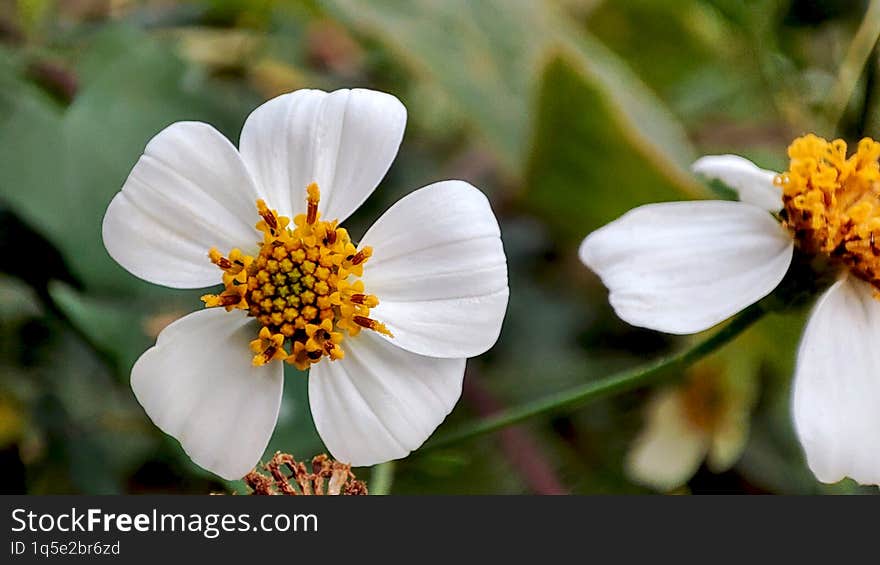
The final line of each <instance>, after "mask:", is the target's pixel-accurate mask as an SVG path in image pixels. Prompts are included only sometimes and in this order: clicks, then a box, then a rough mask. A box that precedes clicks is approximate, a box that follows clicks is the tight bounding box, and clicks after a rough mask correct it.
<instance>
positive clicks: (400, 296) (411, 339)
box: [103, 89, 508, 479]
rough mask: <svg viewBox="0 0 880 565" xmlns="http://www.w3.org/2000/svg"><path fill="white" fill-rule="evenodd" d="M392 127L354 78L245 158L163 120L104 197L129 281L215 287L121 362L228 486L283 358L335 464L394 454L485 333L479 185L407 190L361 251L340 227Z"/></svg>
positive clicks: (277, 396) (488, 255)
mask: <svg viewBox="0 0 880 565" xmlns="http://www.w3.org/2000/svg"><path fill="white" fill-rule="evenodd" d="M405 123H406V110H405V108H404V107H403V105H402V104H401V103H400V101H398V100H397V99H396V98H395V97H393V96H391V95H389V94H384V93H381V92H375V91H370V90H362V89H355V90H339V91H335V92H331V93H326V92H322V91H318V90H299V91H296V92H293V93H290V94H286V95H283V96H279V97H278V98H275V99H273V100H270V101H269V102H267V103H265V104H263V105H262V106H260V107H259V108H257V109H256V110H255V111H254V112H253V113H252V114H251V115H250V117H249V118H248V119H247V121H246V123H245V125H244V128H243V130H242V133H241V141H240V148H239V149H236V148H235V147H234V146H233V145H232V144H231V143H230V142H229V141H228V140H227V139H226V138H225V137H223V136H222V135H221V134H220V133H219V132H217V131H216V130H215V129H214V128H212V127H211V126H209V125H207V124H203V123H196V122H179V123H175V124H172V125H171V126H169V127H168V128H166V129H165V130H163V131H162V132H160V133H159V134H158V135H156V136H155V137H154V138H153V139H152V140H151V141H150V142H149V144H148V145H147V147H146V149H145V151H144V154H143V156H142V157H141V158H140V159H139V160H138V162H137V164H136V165H135V167H134V169H133V170H132V172H131V174H130V175H129V177H128V179H127V180H126V182H125V185H124V186H123V188H122V190H121V191H120V192H119V193H118V194H117V195H116V196H115V197H114V198H113V201H112V202H111V203H110V205H109V207H108V209H107V213H106V215H105V217H104V224H103V238H104V244H105V246H106V248H107V250H108V252H109V253H110V255H111V256H112V257H113V258H114V259H115V260H116V261H117V262H119V263H120V264H121V265H122V266H123V267H125V268H126V269H127V270H128V271H130V272H131V273H132V274H134V275H136V276H138V277H140V278H142V279H144V280H147V281H149V282H153V283H156V284H161V285H165V286H169V287H173V288H202V287H206V286H210V285H217V284H221V283H222V284H223V286H224V289H223V291H222V292H220V293H219V294H216V295H214V294H209V295H205V296H204V297H203V300H204V301H205V303H206V305H207V306H209V307H214V308H210V309H207V310H202V311H198V312H195V313H193V314H190V315H188V316H186V317H184V318H182V319H180V320H178V321H176V322H174V323H173V324H171V325H170V326H168V327H167V328H165V329H164V330H163V331H162V333H161V334H160V335H159V338H158V340H157V342H156V345H155V346H154V347H153V348H151V349H150V350H148V351H147V352H146V353H144V354H143V355H142V356H141V358H140V359H139V360H138V361H137V363H136V364H135V366H134V368H133V369H132V379H131V384H132V389H133V390H134V393H135V395H136V397H137V398H138V401H139V402H140V403H141V405H142V406H143V407H144V409H145V410H146V412H147V414H148V415H149V416H150V418H152V420H153V421H154V422H155V423H156V425H157V426H158V427H159V428H161V429H162V430H163V431H165V432H166V433H168V434H169V435H172V436H174V437H175V438H176V439H177V440H178V441H180V443H181V445H182V446H183V448H184V450H185V451H186V452H187V453H188V454H189V455H190V457H192V459H193V460H194V461H195V462H196V463H198V464H199V465H201V466H202V467H204V468H206V469H208V470H210V471H212V472H214V473H216V474H218V475H220V476H221V477H224V478H226V479H238V478H240V477H242V476H243V475H245V474H246V473H247V472H248V471H250V470H251V468H253V467H254V465H255V464H256V463H257V462H258V460H259V458H260V457H261V456H262V454H263V451H264V450H265V448H266V445H267V444H268V442H269V439H270V437H271V435H272V431H273V429H274V427H275V423H276V419H277V415H278V409H279V406H280V402H281V392H282V386H283V374H284V371H283V365H282V361H286V362H288V363H291V364H293V365H296V366H297V367H298V368H300V369H305V368H310V374H309V377H308V378H309V402H310V404H311V408H312V414H313V418H314V421H315V425H316V427H317V429H318V432H319V433H320V435H321V438H322V439H323V440H324V443H325V444H326V446H327V448H328V450H329V451H330V452H331V453H332V454H333V456H334V458H336V459H337V460H339V461H342V462H345V463H350V464H353V465H356V466H365V465H373V464H376V463H380V462H383V461H387V460H390V459H396V458H400V457H404V456H406V455H407V454H408V453H409V452H411V451H412V450H414V449H416V448H418V447H419V446H420V445H421V444H422V443H423V442H424V441H425V440H426V439H427V438H428V436H430V435H431V433H432V432H433V431H434V429H435V428H436V427H437V426H438V425H439V424H440V423H441V422H442V421H443V419H444V418H445V417H446V415H447V414H448V413H449V412H450V411H451V410H452V408H453V406H454V405H455V403H456V401H457V400H458V398H459V396H460V394H461V385H462V378H463V374H464V367H465V360H466V358H468V357H473V356H475V355H479V354H481V353H483V352H484V351H486V350H487V349H489V348H490V347H492V345H493V344H494V343H495V341H496V339H497V338H498V335H499V333H500V329H501V322H502V320H503V317H504V313H505V310H506V307H507V299H508V287H507V263H506V258H505V255H504V250H503V247H502V244H501V239H500V231H499V228H498V222H497V220H496V219H495V216H494V214H493V213H492V210H491V208H490V206H489V202H488V200H487V199H486V197H485V196H484V195H483V194H482V193H481V192H480V191H479V190H477V189H476V188H474V187H473V186H471V185H469V184H468V183H466V182H463V181H443V182H438V183H436V184H432V185H430V186H426V187H424V188H421V189H419V190H416V191H415V192H413V193H411V194H409V195H408V196H406V197H405V198H403V199H401V200H400V201H399V202H398V203H396V204H395V205H394V206H392V207H391V208H390V209H388V210H387V211H386V212H385V214H383V215H382V216H381V217H380V218H379V219H378V220H377V222H376V223H375V224H374V225H373V227H372V228H370V230H369V231H368V232H367V233H366V234H365V235H364V237H363V239H362V241H361V242H360V245H359V246H355V245H354V243H353V242H352V241H351V238H350V236H349V234H348V232H347V231H346V230H345V229H343V228H341V227H339V222H341V221H343V220H345V219H346V218H347V217H348V216H349V215H350V214H351V213H352V212H354V211H355V210H356V209H357V208H358V207H359V206H360V205H361V204H362V203H363V202H364V201H365V200H366V199H367V197H368V196H369V195H370V193H371V192H372V191H373V190H374V189H375V188H376V186H377V185H378V183H379V182H380V181H381V179H382V178H383V176H384V175H385V172H386V171H387V170H388V168H389V167H390V165H391V162H392V161H393V159H394V157H395V156H396V154H397V149H398V146H399V145H400V142H401V139H402V136H403V131H404V126H405ZM258 220H259V221H258ZM291 220H292V221H291Z"/></svg>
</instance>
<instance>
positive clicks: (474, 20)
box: [0, 0, 880, 493]
mask: <svg viewBox="0 0 880 565" xmlns="http://www.w3.org/2000/svg"><path fill="white" fill-rule="evenodd" d="M866 5H867V2H862V1H858V0H852V1H839V2H831V1H791V0H751V1H746V0H677V1H659V0H656V1H652V0H627V1H626V2H618V1H610V0H607V1H601V0H564V1H563V0H560V1H557V2H549V1H548V2H541V1H527V0H474V1H467V0H450V1H437V0H409V1H403V0H397V1H389V0H314V1H305V2H293V1H281V0H278V1H272V0H255V1H246V0H215V1H210V2H208V1H204V2H196V1H191V2H187V1H183V0H149V1H143V2H138V1H135V0H17V1H16V0H0V477H2V480H0V485H2V491H3V492H28V493H143V492H162V493H207V492H217V491H222V490H227V489H240V488H241V485H240V484H236V483H223V482H222V481H218V480H217V479H216V478H215V477H213V476H212V475H210V474H209V473H206V472H204V471H202V470H200V469H199V468H198V467H196V466H195V465H193V464H192V463H191V462H189V460H188V459H187V457H186V456H185V455H184V454H183V452H182V450H181V449H180V447H179V445H178V444H177V443H176V442H175V441H174V440H172V439H170V438H168V437H166V436H164V434H162V433H161V432H159V430H158V429H157V428H155V427H154V426H153V425H152V424H151V423H150V421H149V420H148V418H147V417H146V415H145V414H144V412H143V411H142V410H141V408H140V406H139V405H138V404H137V402H136V401H135V399H134V397H133V395H132V393H131V390H130V388H129V385H128V375H129V370H130V368H131V365H132V364H133V362H134V360H135V359H136V358H137V357H138V355H140V353H142V352H143V351H144V350H145V349H146V348H147V347H149V346H150V345H151V344H152V343H153V341H154V340H155V336H156V334H157V333H158V331H159V330H160V329H161V328H162V327H163V326H164V325H165V324H167V323H168V322H170V321H171V320H173V319H175V318H176V317H178V316H181V315H183V314H185V313H187V312H189V311H191V310H194V309H196V308H199V307H200V305H201V304H200V302H199V300H198V295H199V294H200V293H199V292H185V291H172V290H168V289H164V288H160V287H156V286H152V285H149V284H146V283H143V282H141V281H139V280H138V279H136V278H134V277H133V276H131V275H129V274H128V273H127V272H125V271H124V270H123V269H122V268H120V267H119V266H118V265H116V264H115V263H114V262H113V261H112V260H111V259H110V257H109V256H108V255H107V253H106V252H105V250H104V248H103V244H102V242H101V228H100V226H101V219H102V217H103V213H104V210H105V209H106V206H107V204H108V203H109V201H110V199H111V198H112V196H113V194H114V193H115V192H116V191H117V190H119V188H120V187H121V186H122V183H123V181H124V180H125V177H126V175H127V174H128V172H129V171H130V169H131V167H132V165H133V164H134V163H135V161H136V160H137V158H138V156H139V155H140V153H141V151H142V149H143V147H144V145H145V144H146V143H147V141H148V140H149V139H150V138H151V137H152V136H153V135H154V134H156V133H157V132H158V131H160V130H161V129H162V128H163V127H165V126H166V125H168V124H170V123H172V122H174V121H179V120H202V121H206V122H210V123H211V124H213V125H215V126H216V127H217V128H218V129H220V130H221V131H222V132H223V133H225V134H226V135H227V136H228V137H230V139H232V140H237V139H238V133H239V131H240V128H241V125H242V123H243V121H244V118H245V117H246V116H247V114H248V113H249V112H250V111H251V110H252V109H253V108H254V107H256V106H257V105H259V104H260V103H262V102H263V101H265V100H266V99H268V98H271V97H273V96H275V95H278V94H281V93H283V92H287V91H290V90H294V89H297V88H302V87H310V88H322V89H325V90H332V89H335V88H340V87H352V86H365V87H370V88H375V89H379V90H384V91H387V92H391V93H393V94H395V95H396V96H398V97H399V98H400V99H401V100H402V101H403V102H404V104H405V105H406V106H407V108H408V110H409V122H408V127H407V131H406V135H405V138H404V142H403V145H402V147H401V150H400V154H399V157H398V159H397V161H396V162H395V164H394V165H393V166H392V168H391V170H390V172H389V174H388V176H387V177H386V179H385V180H384V182H383V183H382V185H381V186H380V188H379V190H377V191H376V193H375V194H374V195H373V196H372V197H371V198H370V199H369V200H368V202H367V204H366V205H365V206H364V207H363V208H362V209H361V210H359V211H358V213H357V214H356V216H355V217H354V218H353V219H352V220H349V221H348V222H347V225H348V227H349V229H350V231H351V232H352V233H353V234H354V235H355V236H357V235H359V234H361V233H363V231H364V229H365V228H366V227H367V226H368V225H369V224H370V223H371V221H372V220H374V219H375V218H376V217H377V216H378V215H379V214H380V213H381V212H382V211H383V210H384V209H386V208H387V207H388V206H389V205H390V204H391V203H393V202H394V201H395V200H397V199H398V198H399V197H400V196H402V195H404V194H406V193H407V192H409V191H411V190H414V189H415V188H418V187H420V186H423V185H426V184H429V183H431V182H433V181H436V180H441V179H446V178H460V179H465V180H468V181H470V182H471V183H473V184H474V185H476V186H478V187H480V188H482V189H483V190H484V191H485V192H486V193H487V194H488V195H489V197H490V199H491V201H492V204H493V207H494V209H495V211H496V213H497V214H498V216H499V220H500V223H501V228H502V233H503V238H504V244H505V248H506V251H507V256H508V262H509V269H510V289H511V295H510V296H511V299H510V306H509V310H508V313H507V318H506V320H505V323H504V328H503V331H502V335H501V339H500V340H499V342H498V344H497V345H496V346H495V348H494V349H492V350H491V351H489V352H488V353H486V354H485V355H483V356H481V357H479V358H477V359H473V360H471V361H470V362H469V363H468V371H467V376H466V379H465V389H464V394H463V397H462V400H461V401H460V403H459V404H458V406H457V407H456V409H455V411H454V412H453V413H452V415H451V416H450V417H449V418H448V419H447V421H446V422H445V423H444V424H443V425H442V426H441V427H440V428H439V430H438V434H439V433H442V432H444V431H447V432H448V431H452V430H454V429H456V428H457V427H458V426H461V425H464V424H466V423H468V422H470V421H472V420H474V419H476V418H479V417H480V416H484V415H486V414H488V413H491V412H492V411H493V410H497V409H500V408H503V407H509V406H515V405H517V404H519V403H523V402H526V401H529V400H533V399H536V398H539V397H542V396H543V395H546V394H549V393H551V392H555V391H560V390H564V389H566V388H568V387H571V386H575V385H578V384H581V383H584V382H586V381H589V380H592V379H599V378H602V377H603V376H604V375H607V374H609V373H611V372H613V371H615V370H618V369H622V368H626V367H629V366H633V365H636V364H639V363H643V362H645V361H648V360H650V359H653V358H655V357H658V356H660V355H663V354H664V353H666V352H669V351H673V350H675V349H677V348H681V347H684V346H686V345H687V344H688V343H689V341H688V339H686V338H672V337H669V336H664V335H661V334H657V333H652V332H649V331H645V330H640V329H637V328H633V327H630V326H627V325H626V324H625V323H623V322H621V321H619V320H618V319H617V318H616V317H615V315H614V313H613V312H612V311H611V309H610V307H609V306H608V305H607V300H606V291H605V289H604V287H603V286H602V285H601V283H600V282H599V281H598V279H597V278H596V277H595V276H594V275H592V274H591V273H590V272H589V271H588V270H587V269H586V268H585V267H583V266H582V265H581V264H580V263H579V261H578V259H577V246H578V243H579V242H580V240H581V239H582V238H583V237H584V236H585V235H586V234H587V233H589V232H590V231H591V230H593V229H595V228H596V227H598V226H599V225H601V224H603V223H605V222H607V221H610V220H612V219H614V218H615V217H617V216H618V215H620V214H622V213H623V212H625V211H626V210H627V209H629V208H631V207H633V206H634V205H638V204H642V203H647V202H652V201H658V200H678V199H687V198H701V197H710V196H711V195H712V188H713V187H709V186H706V185H704V184H703V183H701V181H700V180H699V179H697V178H695V177H693V176H692V175H691V174H690V173H689V171H688V165H689V163H690V162H692V161H693V160H694V159H695V158H696V156H698V155H701V154H710V153H738V154H742V155H745V156H748V157H750V158H752V159H754V160H755V161H756V162H758V163H759V164H760V165H762V166H764V167H767V168H772V169H776V170H780V169H782V168H784V167H785V148H786V146H787V144H788V143H789V142H790V141H791V139H792V138H793V137H794V136H796V135H799V134H801V133H804V132H807V131H816V132H817V133H820V134H825V135H833V134H834V129H832V128H830V127H829V125H828V124H829V123H830V121H829V115H830V114H831V113H833V111H831V112H829V108H828V107H827V105H826V96H827V94H828V92H829V90H831V89H832V85H833V84H834V83H835V81H836V75H837V73H838V68H839V66H840V63H841V60H842V59H843V58H844V56H845V53H846V50H847V48H848V46H849V44H850V42H851V41H852V38H853V36H854V34H855V31H856V29H857V28H858V26H859V25H860V23H861V21H862V17H863V14H864V12H865V9H866ZM877 70H878V69H877V61H876V57H875V56H872V57H871V59H870V61H869V64H868V65H867V66H866V69H865V71H864V72H863V73H862V75H861V76H860V78H859V81H858V83H857V85H856V90H855V94H854V95H853V97H852V98H851V100H850V103H849V106H848V107H847V108H846V111H845V113H844V116H843V118H842V120H841V122H840V123H841V127H840V131H841V132H842V134H843V135H844V136H845V137H846V138H848V139H857V138H858V137H859V136H861V135H871V134H874V135H875V136H876V135H877V133H878V132H877V125H878V119H880V115H878V112H877V109H878V105H877V103H876V101H877V100H878V98H877V95H878V84H877V81H876V80H875V77H876V73H877ZM714 188H716V189H717V188H718V187H714ZM804 314H805V312H803V311H801V312H793V313H791V314H789V315H785V316H782V315H773V316H770V317H768V318H766V319H764V320H762V321H761V322H760V323H759V324H758V325H757V326H755V327H754V328H752V329H751V330H749V331H748V332H747V333H746V334H744V335H743V336H741V337H740V338H739V339H738V340H737V341H736V342H734V343H733V344H731V345H730V346H728V347H727V348H726V349H725V350H723V351H722V352H721V353H720V354H718V355H716V356H715V357H713V358H712V359H710V360H708V361H707V362H705V363H703V364H701V366H700V367H698V368H697V369H695V371H691V373H692V374H691V375H690V376H688V375H682V376H684V377H686V378H684V379H683V380H679V382H684V383H689V382H692V381H693V382H698V381H701V380H702V379H706V378H708V379H709V381H712V382H717V383H728V384H730V383H732V386H727V385H725V386H726V388H725V387H721V388H720V389H719V390H722V391H723V390H728V389H735V390H739V391H747V392H746V393H744V394H739V395H737V396H736V398H737V399H738V400H736V402H737V403H738V404H737V407H738V408H737V410H738V412H737V414H739V417H738V419H737V428H738V433H739V434H740V436H741V440H742V443H743V445H744V449H742V450H740V449H737V450H735V451H736V453H734V456H733V461H731V464H732V466H730V464H728V465H722V466H721V467H719V466H718V465H703V466H700V467H699V468H698V469H695V470H692V471H691V472H689V473H687V474H686V476H682V477H679V478H678V480H677V481H676V483H677V484H674V485H671V484H670V485H666V486H660V487H658V486H656V485H654V488H657V489H659V490H660V491H672V492H693V493H703V492H737V493H767V492H769V493H819V492H855V491H858V488H857V487H856V486H855V485H854V484H853V483H850V482H843V483H840V484H838V485H833V486H826V485H820V484H818V483H817V482H815V480H814V479H813V477H812V474H811V473H810V472H809V469H808V468H807V467H806V464H805V462H804V459H803V455H802V453H801V450H800V447H799V446H798V444H797V441H796V439H795V436H794V434H793V430H792V427H791V422H790V414H789V387H790V381H791V374H792V361H793V357H794V350H795V347H796V344H797V339H798V337H799V334H800V331H801V328H802V322H803V317H804ZM694 375H696V376H694ZM705 375H709V376H708V377H705ZM675 376H676V375H673V377H675ZM306 378H307V377H306V375H305V374H302V373H298V372H296V371H295V370H291V371H289V373H288V375H287V379H286V383H285V398H284V404H283V407H282V414H281V417H280V420H279V424H278V427H277V429H276V431H275V435H274V436H273V438H272V441H271V443H270V446H269V453H270V454H271V452H272V451H274V450H276V449H280V450H283V451H286V452H290V453H293V454H294V455H295V456H296V457H297V458H300V459H308V458H310V457H311V456H312V455H314V454H316V453H319V452H321V451H323V450H324V448H323V446H322V444H321V441H320V439H319V438H318V436H317V434H316V432H315V430H314V427H313V424H312V422H311V417H310V415H309V410H308V401H307V398H306V382H307V381H306ZM709 388H711V387H709ZM676 390H677V391H678V392H681V393H682V394H687V390H686V389H684V388H682V389H676ZM713 390H714V389H713ZM700 391H702V395H701V394H700ZM654 394H655V393H654V392H652V391H650V390H643V391H639V392H636V393H632V394H627V395H623V396H621V397H618V398H614V399H610V400H607V401H603V402H598V403H593V404H590V405H589V406H586V407H584V408H582V409H579V410H577V411H575V412H573V413H571V414H568V415H564V416H557V417H553V418H543V419H542V418H538V419H535V420H532V421H530V422H528V423H527V424H526V425H523V426H519V427H516V428H511V429H509V430H506V431H505V432H503V433H501V434H495V435H492V436H486V437H482V438H478V439H475V440H472V441H468V442H465V443H462V444H460V445H457V446H454V447H450V448H444V449H442V450H430V451H426V452H424V453H420V452H416V453H414V454H412V455H411V456H410V457H409V458H407V459H406V460H403V461H400V462H398V463H397V464H396V465H395V466H394V469H393V472H394V477H393V486H392V487H391V492H392V493H557V492H566V493H639V492H654V490H653V489H652V488H651V485H652V484H653V483H652V482H651V480H650V474H651V473H652V472H653V471H652V469H651V468H648V469H647V471H645V472H647V474H648V475H649V477H648V478H647V480H646V479H645V477H642V478H641V479H640V478H639V477H638V476H634V474H633V473H632V472H631V470H630V469H628V466H627V463H626V462H627V461H628V457H629V455H628V454H630V453H631V450H632V449H633V445H634V441H635V439H636V438H637V437H638V435H639V434H640V433H643V432H644V430H645V429H646V428H645V426H646V425H647V424H646V422H648V420H646V411H645V409H644V407H645V406H646V404H648V403H650V399H651V398H652V395H654ZM725 394H727V393H724V392H720V393H719V392H714V393H713V392H711V391H710V392H709V393H708V394H706V387H703V389H700V390H698V391H697V394H696V395H694V394H691V395H690V396H687V398H690V399H691V401H692V402H691V404H693V402H696V403H697V407H698V408H700V409H703V410H704V411H707V412H711V411H712V410H714V409H715V408H716V407H717V406H718V405H722V404H724V402H722V400H724V398H728V397H730V395H729V394H728V395H727V396H725ZM694 398H696V399H697V400H693V399H694ZM701 403H702V404H701ZM697 420H699V419H697ZM701 421H703V422H704V424H705V422H707V421H708V422H711V421H712V418H703V419H702V420H701ZM697 423H699V422H697ZM709 432H710V433H711V430H710V431H709ZM740 451H741V455H740ZM710 467H711V468H710ZM727 467H729V468H727ZM658 472H659V471H658ZM643 474H644V473H643ZM358 475H359V477H360V478H364V479H367V480H368V481H369V479H370V471H369V470H358Z"/></svg>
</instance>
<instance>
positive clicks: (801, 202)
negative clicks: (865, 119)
mask: <svg viewBox="0 0 880 565" xmlns="http://www.w3.org/2000/svg"><path fill="white" fill-rule="evenodd" d="M846 151H847V145H846V142H844V141H843V140H840V139H837V140H834V141H830V142H829V141H827V140H825V139H822V138H820V137H817V136H815V135H807V136H804V137H801V138H798V139H796V140H795V141H794V142H793V143H792V144H791V146H790V147H789V148H788V155H789V157H790V159H791V162H790V166H789V170H788V171H786V172H784V173H782V174H780V175H777V177H776V179H775V181H774V182H775V183H776V185H777V186H779V187H781V188H782V197H783V205H784V209H783V211H782V213H781V215H782V219H783V223H784V225H785V226H786V227H787V228H788V229H789V230H790V231H791V233H792V234H793V235H794V236H795V238H796V240H797V242H798V246H799V248H800V249H801V250H802V251H804V252H806V253H808V254H823V255H826V256H827V257H829V258H830V259H831V260H832V262H834V263H837V264H839V265H841V266H842V267H845V268H848V269H849V270H850V271H851V272H852V273H853V274H854V275H855V276H857V277H859V278H861V279H863V280H865V281H867V282H869V283H871V284H872V285H874V287H875V288H878V289H880V162H878V159H880V143H877V142H876V141H874V140H872V139H868V138H865V139H863V140H861V141H860V142H859V144H858V148H857V149H856V152H855V153H854V154H853V155H851V156H849V157H847V155H846Z"/></svg>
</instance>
